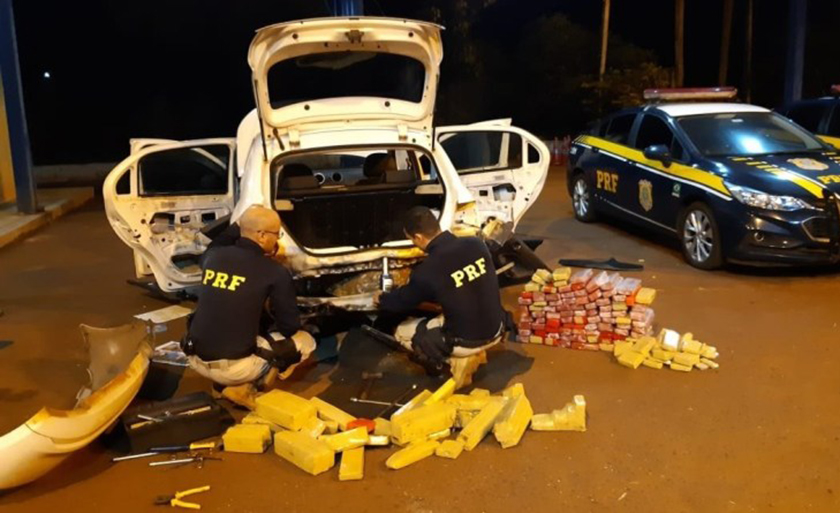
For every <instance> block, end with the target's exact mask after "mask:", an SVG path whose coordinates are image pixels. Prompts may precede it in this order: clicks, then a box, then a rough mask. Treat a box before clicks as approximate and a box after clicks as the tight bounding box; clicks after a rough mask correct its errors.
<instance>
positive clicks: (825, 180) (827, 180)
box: [817, 175, 840, 185]
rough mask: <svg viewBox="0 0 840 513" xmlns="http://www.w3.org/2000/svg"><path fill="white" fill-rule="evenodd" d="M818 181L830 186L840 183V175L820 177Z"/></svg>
mask: <svg viewBox="0 0 840 513" xmlns="http://www.w3.org/2000/svg"><path fill="white" fill-rule="evenodd" d="M817 180H819V181H821V182H822V183H824V184H826V185H828V184H830V183H840V175H823V176H818V177H817Z"/></svg>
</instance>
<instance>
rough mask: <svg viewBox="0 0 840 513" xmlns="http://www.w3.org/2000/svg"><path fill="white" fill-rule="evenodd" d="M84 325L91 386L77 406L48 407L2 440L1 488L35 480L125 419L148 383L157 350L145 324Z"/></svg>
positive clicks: (0, 445) (0, 442)
mask: <svg viewBox="0 0 840 513" xmlns="http://www.w3.org/2000/svg"><path fill="white" fill-rule="evenodd" d="M80 328H81V331H82V336H83V337H84V338H85V341H86V342H87V345H88V348H89V350H90V355H91V362H90V367H89V368H88V374H89V375H90V386H89V387H85V388H83V389H82V390H81V391H80V393H79V395H78V402H77V404H76V407H75V408H73V409H72V410H55V409H51V408H46V407H45V408H42V409H41V410H40V411H38V413H36V414H35V415H33V416H32V418H30V419H29V420H28V421H26V422H25V423H24V424H23V425H21V426H20V427H18V428H17V429H15V430H13V431H11V432H10V433H8V434H6V435H4V436H3V437H1V438H0V461H2V462H3V463H2V465H0V489H8V488H14V487H17V486H21V485H25V484H27V483H30V482H32V481H34V480H36V479H38V478H40V477H41V476H43V475H44V474H46V473H47V472H49V471H50V470H52V469H53V468H55V467H56V466H58V465H59V464H60V463H61V462H62V461H64V459H65V458H67V457H68V456H69V455H70V454H72V453H73V452H75V451H78V450H79V449H82V448H84V447H85V446H87V445H88V444H89V443H91V442H92V441H93V440H95V439H96V438H97V437H98V436H99V435H100V434H101V433H102V432H103V431H105V430H106V429H108V428H109V427H110V426H111V425H112V424H114V423H115V422H116V421H117V420H118V419H119V416H120V415H121V414H122V412H123V410H125V408H126V407H127V406H128V405H129V403H131V401H132V399H134V396H135V395H136V394H137V392H138V391H139V390H140V386H141V385H142V384H143V379H144V378H145V377H146V372H147V371H148V368H149V354H150V353H151V346H150V344H149V340H150V339H149V336H150V335H149V331H148V328H147V326H146V325H145V324H143V323H140V322H137V323H133V324H129V325H125V326H119V327H117V328H107V329H101V328H94V327H91V326H85V325H81V326H80Z"/></svg>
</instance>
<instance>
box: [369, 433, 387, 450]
mask: <svg viewBox="0 0 840 513" xmlns="http://www.w3.org/2000/svg"><path fill="white" fill-rule="evenodd" d="M365 445H367V446H369V447H387V446H389V445H391V437H390V436H385V435H368V443H366V444H365Z"/></svg>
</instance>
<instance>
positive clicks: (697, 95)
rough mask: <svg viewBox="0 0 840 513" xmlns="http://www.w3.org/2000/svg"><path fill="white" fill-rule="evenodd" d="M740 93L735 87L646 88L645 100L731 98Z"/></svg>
mask: <svg viewBox="0 0 840 513" xmlns="http://www.w3.org/2000/svg"><path fill="white" fill-rule="evenodd" d="M737 94H738V89H736V88H734V87H676V88H665V89H645V92H644V98H645V100H653V101H673V100H731V99H733V98H735V96H737Z"/></svg>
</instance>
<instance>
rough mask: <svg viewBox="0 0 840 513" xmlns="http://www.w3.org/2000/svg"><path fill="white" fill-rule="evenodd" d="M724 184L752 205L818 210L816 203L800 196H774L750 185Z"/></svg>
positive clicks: (736, 196) (772, 208)
mask: <svg viewBox="0 0 840 513" xmlns="http://www.w3.org/2000/svg"><path fill="white" fill-rule="evenodd" d="M724 185H726V188H727V189H729V192H731V193H732V196H734V197H735V199H736V200H738V201H740V202H741V203H743V204H744V205H747V206H750V207H755V208H763V209H767V210H783V211H786V212H790V211H793V210H802V209H810V210H817V207H815V206H814V205H811V204H810V203H808V202H807V201H803V200H801V199H799V198H794V197H793V196H774V195H772V194H767V193H766V192H761V191H757V190H755V189H750V188H749V187H742V186H740V185H733V184H731V183H726V182H724Z"/></svg>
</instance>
